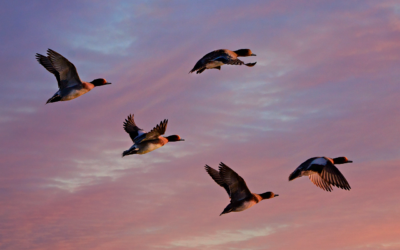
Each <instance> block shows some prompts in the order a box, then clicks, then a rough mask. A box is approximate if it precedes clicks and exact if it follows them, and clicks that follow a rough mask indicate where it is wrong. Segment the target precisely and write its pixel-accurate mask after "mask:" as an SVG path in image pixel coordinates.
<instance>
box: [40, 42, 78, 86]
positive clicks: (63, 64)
mask: <svg viewBox="0 0 400 250" xmlns="http://www.w3.org/2000/svg"><path fill="white" fill-rule="evenodd" d="M47 55H48V56H47V58H48V59H49V61H50V63H51V66H52V67H51V69H50V67H46V66H44V65H43V64H42V63H41V64H42V65H43V66H44V67H45V68H46V69H47V70H49V69H50V70H49V71H50V72H52V71H51V70H55V71H57V73H58V74H59V79H58V78H57V81H58V87H59V88H60V89H65V88H68V87H72V86H75V85H80V84H82V81H81V79H80V78H79V75H78V72H77V71H76V68H75V66H74V65H73V64H72V63H71V62H70V61H68V60H67V59H66V58H65V57H63V56H62V55H60V54H59V53H57V52H55V51H54V50H51V49H48V50H47ZM39 63H40V61H39ZM45 64H46V65H48V62H46V63H45ZM52 73H53V72H52ZM53 74H54V73H53ZM56 77H57V76H56Z"/></svg>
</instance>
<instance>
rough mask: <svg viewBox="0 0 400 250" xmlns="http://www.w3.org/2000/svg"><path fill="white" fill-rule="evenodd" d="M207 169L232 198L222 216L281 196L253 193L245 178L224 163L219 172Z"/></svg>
mask: <svg viewBox="0 0 400 250" xmlns="http://www.w3.org/2000/svg"><path fill="white" fill-rule="evenodd" d="M205 169H206V171H207V173H208V174H209V175H210V176H211V178H212V179H213V180H214V181H215V182H216V183H217V184H218V185H220V186H221V187H223V188H225V190H226V192H227V193H228V195H229V198H231V202H230V203H229V205H228V206H227V207H226V208H225V209H224V211H222V213H221V214H220V216H221V215H223V214H227V213H230V212H240V211H243V210H246V209H248V208H250V207H252V206H254V205H255V204H257V203H259V202H260V201H261V200H265V199H270V198H274V197H276V196H279V195H278V194H274V193H273V192H266V193H262V194H254V193H251V192H250V190H249V188H248V187H247V185H246V182H245V181H244V180H243V178H242V177H240V176H239V175H238V174H237V173H236V172H235V171H233V170H232V169H231V168H229V167H228V166H227V165H225V164H224V163H222V162H221V163H220V164H219V172H218V171H217V170H215V169H213V168H212V167H210V166H208V165H206V166H205Z"/></svg>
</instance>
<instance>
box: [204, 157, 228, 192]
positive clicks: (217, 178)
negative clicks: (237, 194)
mask: <svg viewBox="0 0 400 250" xmlns="http://www.w3.org/2000/svg"><path fill="white" fill-rule="evenodd" d="M205 169H206V171H207V173H208V174H209V175H210V176H211V178H212V179H213V180H214V181H215V182H216V183H217V184H218V185H220V186H221V187H223V188H224V189H225V190H226V192H227V193H228V195H229V197H231V193H230V191H229V186H228V184H226V183H225V182H224V180H223V179H222V177H221V176H220V174H219V172H218V171H217V170H215V169H213V168H212V167H210V166H208V165H206V166H205Z"/></svg>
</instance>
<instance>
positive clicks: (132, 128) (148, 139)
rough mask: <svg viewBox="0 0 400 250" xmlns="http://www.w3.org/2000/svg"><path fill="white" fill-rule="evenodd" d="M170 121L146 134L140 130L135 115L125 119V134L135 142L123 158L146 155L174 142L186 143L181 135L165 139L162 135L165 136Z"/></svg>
mask: <svg viewBox="0 0 400 250" xmlns="http://www.w3.org/2000/svg"><path fill="white" fill-rule="evenodd" d="M167 125H168V120H167V119H165V120H164V121H161V122H160V124H157V125H156V126H155V127H154V128H153V129H152V130H151V131H150V132H148V133H146V131H144V130H143V129H141V128H139V127H138V126H137V125H136V123H135V121H134V117H133V115H129V116H128V118H126V119H125V121H124V123H123V126H124V130H125V132H127V133H128V134H129V136H130V138H131V139H132V141H133V143H134V144H133V146H132V147H131V148H130V149H128V150H125V151H124V152H123V153H122V156H126V155H130V154H146V153H148V152H151V151H153V150H155V149H157V148H159V147H162V146H164V145H165V144H167V143H168V142H174V141H184V139H181V138H180V136H179V135H170V136H167V137H163V136H161V135H163V134H165V131H166V130H167Z"/></svg>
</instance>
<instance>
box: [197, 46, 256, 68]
mask: <svg viewBox="0 0 400 250" xmlns="http://www.w3.org/2000/svg"><path fill="white" fill-rule="evenodd" d="M255 55H256V54H253V53H252V52H251V50H249V49H239V50H235V51H231V50H228V49H219V50H214V51H213V52H210V53H208V54H207V55H205V56H203V58H201V59H200V60H199V61H198V62H197V63H196V65H194V67H193V69H192V70H191V71H190V72H189V73H193V72H194V71H197V72H196V74H200V73H201V72H203V71H204V70H206V69H219V70H221V66H222V65H224V64H230V65H242V64H244V65H246V66H248V67H253V66H254V65H256V63H257V62H255V63H244V62H242V61H241V60H239V59H238V57H239V56H255Z"/></svg>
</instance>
